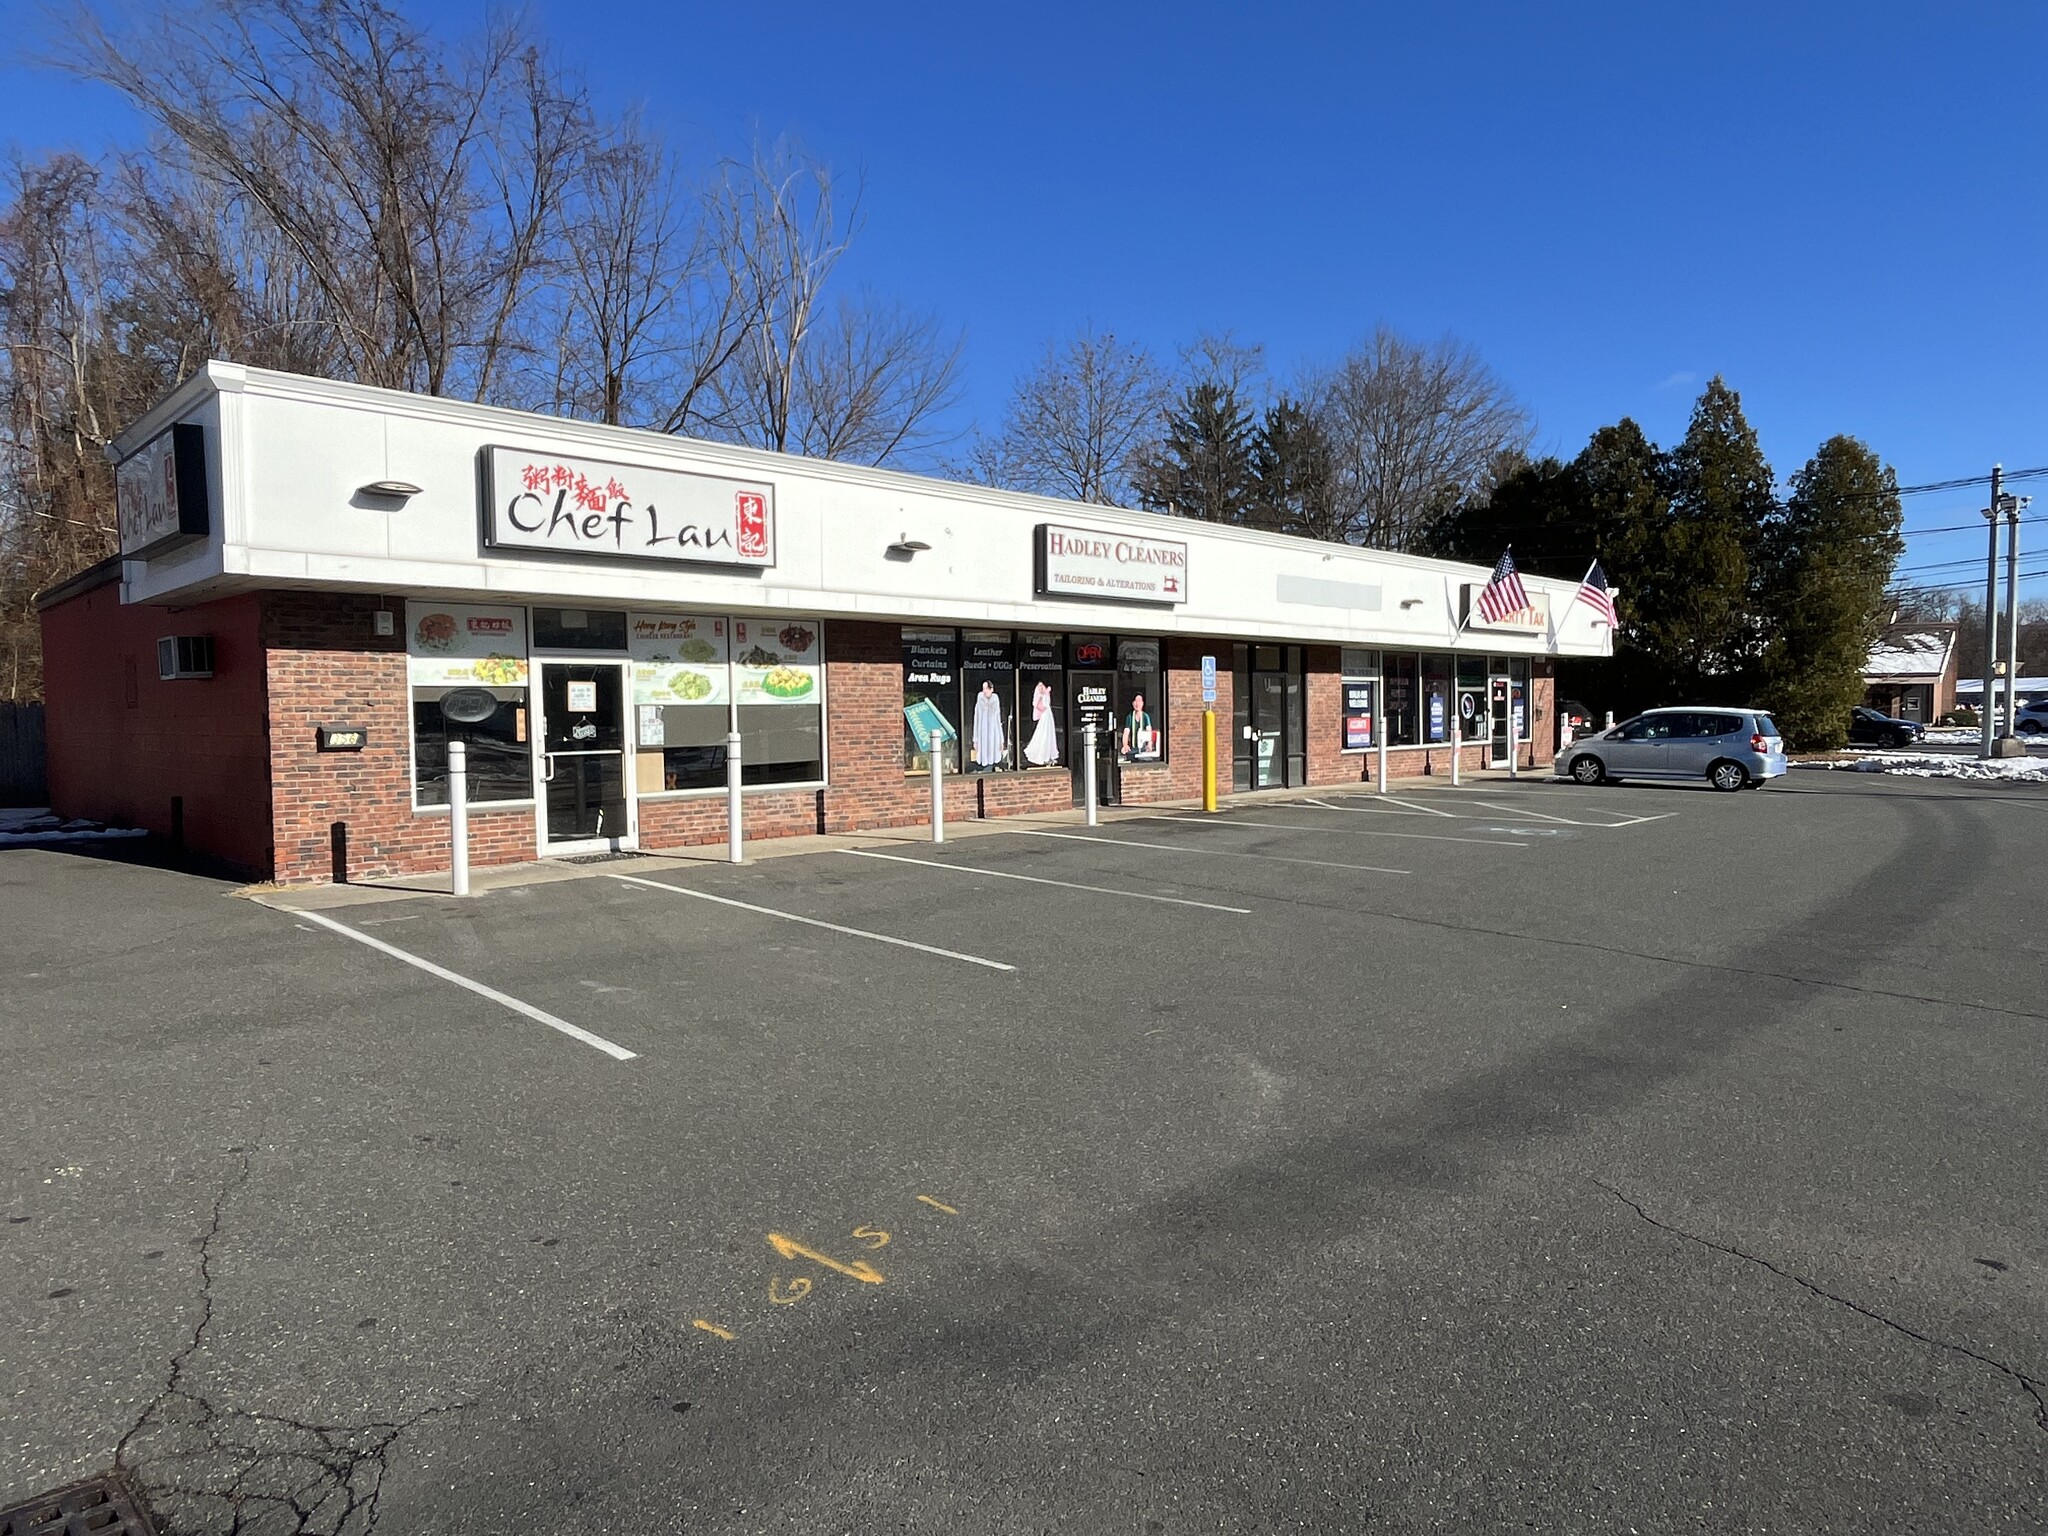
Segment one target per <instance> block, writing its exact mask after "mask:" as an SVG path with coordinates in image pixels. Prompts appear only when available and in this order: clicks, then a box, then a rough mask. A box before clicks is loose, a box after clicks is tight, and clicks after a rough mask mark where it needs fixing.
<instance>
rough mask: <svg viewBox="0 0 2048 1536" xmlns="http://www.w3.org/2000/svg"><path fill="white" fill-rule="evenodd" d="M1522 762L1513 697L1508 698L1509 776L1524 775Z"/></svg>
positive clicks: (1526, 706)
mask: <svg viewBox="0 0 2048 1536" xmlns="http://www.w3.org/2000/svg"><path fill="white" fill-rule="evenodd" d="M1522 707H1523V708H1524V709H1526V708H1528V705H1527V704H1526V703H1525V704H1524V705H1523V706H1522ZM1529 734H1530V735H1531V736H1533V735H1535V734H1536V733H1535V732H1534V731H1531V732H1530V733H1529ZM1521 763H1522V744H1521V743H1520V742H1519V741H1517V740H1515V701H1514V700H1513V699H1510V700H1508V777H1509V778H1511V779H1519V778H1520V777H1521V776H1522V773H1521Z"/></svg>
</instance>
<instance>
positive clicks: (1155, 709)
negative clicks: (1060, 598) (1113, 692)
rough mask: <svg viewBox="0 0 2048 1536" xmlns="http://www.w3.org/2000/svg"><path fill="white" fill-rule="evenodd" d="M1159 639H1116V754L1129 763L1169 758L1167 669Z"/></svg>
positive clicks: (1159, 760) (1161, 760) (1150, 761)
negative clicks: (1167, 740) (1163, 664)
mask: <svg viewBox="0 0 2048 1536" xmlns="http://www.w3.org/2000/svg"><path fill="white" fill-rule="evenodd" d="M1161 650H1162V647H1161V644H1160V642H1159V641H1157V640H1129V639H1126V640H1119V641H1117V643H1116V675H1117V699H1116V705H1115V709H1116V715H1115V723H1114V729H1115V731H1116V752H1117V756H1118V757H1120V758H1121V759H1123V761H1125V762H1127V763H1161V762H1164V761H1166V673H1165V670H1164V668H1163V667H1162V665H1161Z"/></svg>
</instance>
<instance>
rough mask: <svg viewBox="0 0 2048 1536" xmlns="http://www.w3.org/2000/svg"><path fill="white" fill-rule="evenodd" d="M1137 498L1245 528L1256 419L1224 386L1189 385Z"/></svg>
mask: <svg viewBox="0 0 2048 1536" xmlns="http://www.w3.org/2000/svg"><path fill="white" fill-rule="evenodd" d="M1138 499H1139V502H1140V503H1141V504H1142V505H1144V506H1148V507H1153V508H1156V509H1158V510H1161V511H1164V510H1165V509H1167V508H1168V507H1171V508H1172V509H1173V510H1174V511H1176V512H1178V513H1180V515H1181V516H1183V517H1198V518H1200V519H1202V520H1203V521H1204V522H1210V523H1242V522H1244V521H1245V518H1246V515H1247V513H1248V512H1249V511H1250V509H1251V504H1252V420H1251V415H1250V413H1249V412H1247V411H1246V410H1245V408H1244V407H1243V406H1242V405H1241V404H1239V403H1238V399H1237V395H1236V393H1235V392H1234V391H1233V390H1231V389H1230V388H1229V386H1227V385H1225V384H1221V383H1218V382H1216V381H1215V380H1212V379H1203V380H1200V381H1198V382H1196V383H1193V384H1190V385H1189V386H1188V387H1187V388H1186V390H1184V391H1183V392H1182V394H1181V398H1180V401H1179V403H1178V404H1177V405H1175V406H1172V407H1170V408H1169V409H1168V410H1167V413H1166V436H1165V440H1164V441H1163V442H1161V443H1160V445H1159V448H1158V451H1157V453H1156V454H1155V455H1154V456H1153V457H1152V459H1151V460H1150V462H1148V463H1147V464H1146V465H1145V467H1144V468H1143V470H1142V471H1141V472H1140V473H1139V476H1138Z"/></svg>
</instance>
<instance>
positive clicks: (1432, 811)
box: [1380, 795, 1458, 821]
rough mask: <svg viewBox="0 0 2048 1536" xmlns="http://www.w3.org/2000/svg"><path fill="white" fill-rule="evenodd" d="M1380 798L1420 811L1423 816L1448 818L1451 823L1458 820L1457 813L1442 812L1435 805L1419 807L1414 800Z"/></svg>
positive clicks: (1390, 797) (1389, 796)
mask: <svg viewBox="0 0 2048 1536" xmlns="http://www.w3.org/2000/svg"><path fill="white" fill-rule="evenodd" d="M1380 798H1381V799H1382V800H1386V801H1388V802H1390V803H1392V804H1394V805H1405V806H1407V807H1408V809H1409V810H1411V811H1419V812H1420V813H1421V814H1423V815H1425V816H1443V817H1447V818H1448V819H1449V820H1451V821H1456V820H1457V819H1458V814H1457V812H1455V811H1440V810H1438V809H1437V808H1436V807H1435V806H1433V805H1417V804H1416V803H1415V802H1414V801H1413V800H1396V799H1395V798H1394V797H1393V796H1392V795H1382V796H1380Z"/></svg>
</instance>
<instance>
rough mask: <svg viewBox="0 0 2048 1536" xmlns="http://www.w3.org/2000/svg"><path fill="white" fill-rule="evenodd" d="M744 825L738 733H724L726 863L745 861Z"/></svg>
mask: <svg viewBox="0 0 2048 1536" xmlns="http://www.w3.org/2000/svg"><path fill="white" fill-rule="evenodd" d="M745 842H746V824H745V822H744V821H743V820H742V819H741V816H740V733H739V732H738V731H727V732H726V733H725V857H726V861H727V862H728V863H732V864H740V863H744V862H745V861H746V851H745Z"/></svg>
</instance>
